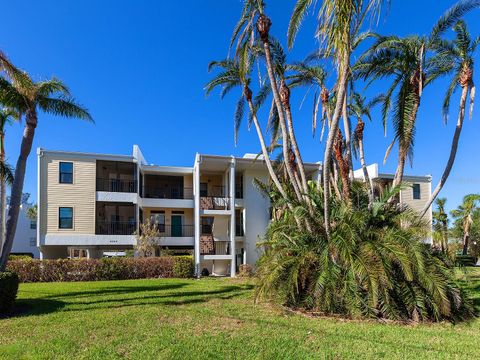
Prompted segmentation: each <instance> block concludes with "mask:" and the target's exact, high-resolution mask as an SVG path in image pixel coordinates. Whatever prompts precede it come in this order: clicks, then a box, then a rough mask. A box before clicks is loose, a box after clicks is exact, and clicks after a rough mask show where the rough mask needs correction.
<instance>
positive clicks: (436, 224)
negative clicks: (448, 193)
mask: <svg viewBox="0 0 480 360" xmlns="http://www.w3.org/2000/svg"><path fill="white" fill-rule="evenodd" d="M446 202H447V199H446V198H437V199H436V200H435V204H436V205H437V209H436V210H435V211H434V212H433V214H432V215H433V229H434V233H436V234H437V237H438V240H439V242H440V248H441V250H442V253H446V252H447V251H448V214H447V213H446V211H445V204H446Z"/></svg>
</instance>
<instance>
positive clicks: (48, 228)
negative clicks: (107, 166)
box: [40, 154, 96, 235]
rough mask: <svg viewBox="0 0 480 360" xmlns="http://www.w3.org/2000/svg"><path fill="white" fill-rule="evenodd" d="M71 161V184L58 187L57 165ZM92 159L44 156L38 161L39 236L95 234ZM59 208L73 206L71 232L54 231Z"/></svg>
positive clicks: (93, 162)
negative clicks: (40, 233) (40, 232)
mask: <svg viewBox="0 0 480 360" xmlns="http://www.w3.org/2000/svg"><path fill="white" fill-rule="evenodd" d="M61 161H69V162H73V184H60V182H59V163H60V162H61ZM95 173H96V161H95V159H88V158H80V157H78V158H77V157H69V156H61V155H56V156H55V157H52V155H49V154H46V155H43V156H42V157H41V158H40V184H41V186H40V203H41V209H40V217H41V219H40V222H41V228H40V229H41V231H42V235H45V234H46V233H48V234H53V233H56V234H95V176H96V175H95ZM59 207H73V229H72V230H70V229H59V228H58V209H59Z"/></svg>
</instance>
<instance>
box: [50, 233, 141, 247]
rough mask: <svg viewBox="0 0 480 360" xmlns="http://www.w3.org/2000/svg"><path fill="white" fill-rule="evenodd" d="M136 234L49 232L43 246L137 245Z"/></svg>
mask: <svg viewBox="0 0 480 360" xmlns="http://www.w3.org/2000/svg"><path fill="white" fill-rule="evenodd" d="M136 243H137V240H136V239H135V236H134V235H91V234H47V235H45V239H44V240H43V241H42V245H43V246H48V245H64V246H93V245H135V244H136Z"/></svg>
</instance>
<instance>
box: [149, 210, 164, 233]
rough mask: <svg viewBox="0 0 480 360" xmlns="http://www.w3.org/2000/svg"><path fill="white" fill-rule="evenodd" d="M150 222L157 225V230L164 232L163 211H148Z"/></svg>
mask: <svg viewBox="0 0 480 360" xmlns="http://www.w3.org/2000/svg"><path fill="white" fill-rule="evenodd" d="M150 222H151V223H152V224H156V225H157V229H158V232H161V233H164V232H165V211H152V212H150Z"/></svg>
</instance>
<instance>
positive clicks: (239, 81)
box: [205, 60, 287, 198]
mask: <svg viewBox="0 0 480 360" xmlns="http://www.w3.org/2000/svg"><path fill="white" fill-rule="evenodd" d="M213 68H220V69H221V70H222V71H221V72H220V73H219V74H217V75H216V76H215V77H214V78H213V79H212V80H210V81H209V82H208V84H207V85H206V86H205V90H206V93H207V95H208V94H210V93H211V92H212V91H213V90H214V89H215V88H216V87H218V86H220V87H222V88H223V89H222V92H221V96H222V98H223V97H224V96H225V95H226V94H228V93H229V92H230V91H231V90H232V89H234V88H235V87H241V88H242V94H241V96H240V98H239V100H238V102H237V106H236V111H235V127H234V128H235V139H237V137H238V135H237V134H238V130H239V128H240V123H241V121H242V118H243V114H244V107H245V101H246V102H247V105H248V108H249V110H250V115H251V120H252V122H253V124H254V126H255V129H256V131H257V136H258V140H259V141H260V147H261V149H262V154H263V157H264V160H265V164H266V166H267V169H268V172H269V174H270V178H271V179H272V181H273V183H274V184H275V186H276V187H277V189H278V191H279V192H280V193H281V195H282V196H284V198H287V193H286V192H285V190H284V188H283V186H282V184H281V182H280V180H279V178H278V176H277V174H276V172H275V170H274V168H273V165H272V161H271V160H270V153H269V151H268V149H267V145H266V143H265V138H264V136H263V131H262V128H261V126H260V122H259V121H258V118H257V110H258V106H256V105H254V103H253V94H252V90H251V89H250V87H249V83H250V80H249V79H248V78H247V76H248V73H249V70H248V71H246V72H245V71H242V70H241V68H240V66H239V64H238V63H237V62H235V61H233V60H223V61H213V62H211V63H210V64H209V71H210V70H212V69H213Z"/></svg>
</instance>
